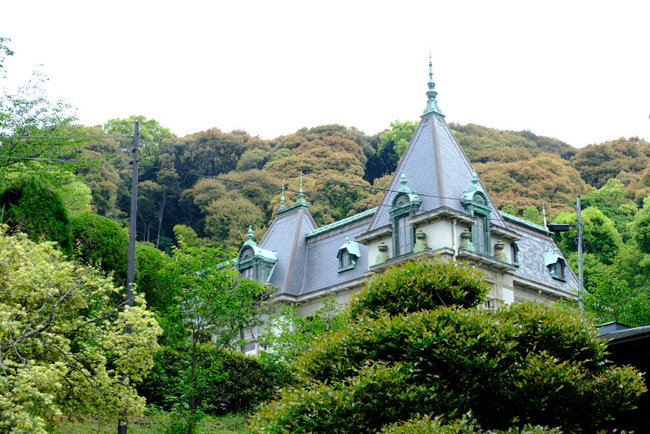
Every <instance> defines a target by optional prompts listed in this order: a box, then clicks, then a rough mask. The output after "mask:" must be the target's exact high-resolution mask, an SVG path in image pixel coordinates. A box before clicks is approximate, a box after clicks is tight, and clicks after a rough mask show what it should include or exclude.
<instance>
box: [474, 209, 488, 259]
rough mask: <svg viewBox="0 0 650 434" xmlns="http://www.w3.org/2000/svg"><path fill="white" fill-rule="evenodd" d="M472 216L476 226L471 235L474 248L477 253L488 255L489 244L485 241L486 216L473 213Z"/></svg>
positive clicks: (486, 233)
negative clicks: (474, 218)
mask: <svg viewBox="0 0 650 434" xmlns="http://www.w3.org/2000/svg"><path fill="white" fill-rule="evenodd" d="M474 216H475V217H476V225H475V229H474V234H473V235H474V237H473V238H474V240H472V242H473V243H474V247H476V251H477V252H481V253H490V252H489V250H488V246H489V244H488V239H487V235H488V231H487V216H485V215H483V214H480V213H475V214H474Z"/></svg>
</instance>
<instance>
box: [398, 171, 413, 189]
mask: <svg viewBox="0 0 650 434" xmlns="http://www.w3.org/2000/svg"><path fill="white" fill-rule="evenodd" d="M399 183H400V184H402V186H401V187H400V188H399V189H398V190H397V191H398V192H400V193H413V190H411V189H410V188H408V187H407V186H406V184H408V180H407V179H406V174H404V172H402V174H401V175H400V176H399Z"/></svg>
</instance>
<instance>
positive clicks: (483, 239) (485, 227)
mask: <svg viewBox="0 0 650 434" xmlns="http://www.w3.org/2000/svg"><path fill="white" fill-rule="evenodd" d="M461 203H462V204H463V207H464V208H465V212H467V214H469V215H471V216H473V217H475V218H476V223H475V224H474V225H473V226H472V244H474V248H475V249H476V251H477V252H479V253H484V254H488V255H489V254H491V252H490V213H491V212H492V208H491V206H490V202H489V201H488V197H487V194H486V193H485V191H483V187H481V184H480V182H479V180H478V176H477V175H476V171H474V172H473V175H472V186H471V187H470V188H468V189H467V190H465V192H464V193H463V197H462V199H461Z"/></svg>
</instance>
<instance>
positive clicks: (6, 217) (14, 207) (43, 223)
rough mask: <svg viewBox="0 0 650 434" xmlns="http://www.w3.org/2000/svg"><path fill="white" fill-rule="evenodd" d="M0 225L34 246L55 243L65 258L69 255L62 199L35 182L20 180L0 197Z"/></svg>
mask: <svg viewBox="0 0 650 434" xmlns="http://www.w3.org/2000/svg"><path fill="white" fill-rule="evenodd" d="M0 209H2V210H3V211H2V222H0V223H6V224H7V225H8V226H9V227H10V228H11V231H12V233H15V232H23V233H26V234H27V235H28V236H29V238H30V239H31V240H32V241H34V242H39V241H54V242H56V243H58V245H59V248H60V249H61V251H63V252H64V253H65V254H67V255H70V254H71V253H72V231H71V229H70V218H69V216H68V210H67V208H66V206H65V204H64V203H63V200H62V199H61V197H60V196H59V195H58V194H57V193H56V192H55V191H53V190H52V189H51V188H50V187H48V186H47V185H45V184H42V183H40V182H39V181H38V180H36V179H34V178H32V179H21V180H18V181H17V182H15V183H13V184H11V185H9V186H8V187H7V188H6V189H5V190H4V191H3V192H2V193H1V194H0Z"/></svg>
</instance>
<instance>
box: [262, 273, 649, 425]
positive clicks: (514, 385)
mask: <svg viewBox="0 0 650 434" xmlns="http://www.w3.org/2000/svg"><path fill="white" fill-rule="evenodd" d="M449 265H450V264H446V265H442V266H441V267H449ZM427 266H430V267H434V265H427ZM400 267H401V270H395V269H392V270H389V271H388V272H387V273H385V274H388V275H389V276H393V278H392V279H386V280H384V278H383V276H379V277H376V278H374V279H372V280H371V282H370V283H369V285H368V286H369V287H372V286H373V285H375V288H376V287H377V285H376V282H377V281H383V282H384V284H383V285H381V286H378V288H379V290H369V289H368V288H366V289H365V290H364V291H362V292H361V293H360V296H359V297H358V299H357V300H356V301H355V302H354V303H353V309H356V314H355V315H354V320H353V321H350V323H349V324H348V325H347V326H346V327H344V328H343V329H341V330H339V331H337V332H335V333H333V334H330V335H325V336H323V337H321V338H320V340H319V342H317V343H315V344H314V345H312V347H311V348H310V350H309V351H307V352H306V353H305V354H304V355H303V357H302V358H300V359H299V360H298V362H297V364H296V368H297V377H298V381H299V384H300V386H292V387H288V388H286V389H284V390H283V391H282V393H281V395H280V396H281V397H280V399H279V400H277V401H273V402H271V403H269V404H268V405H266V406H265V408H263V409H262V410H261V411H260V412H259V413H257V414H256V415H255V416H254V420H253V426H252V428H253V430H256V431H257V432H275V433H280V432H378V431H380V430H382V429H384V428H386V429H388V426H389V425H390V424H395V423H397V424H399V423H400V422H403V421H407V420H409V419H411V418H416V417H417V415H435V416H438V417H439V421H440V423H441V424H447V423H451V424H452V426H453V423H454V420H456V419H457V418H458V417H459V416H460V415H462V414H466V413H468V412H471V414H472V417H474V418H475V419H476V427H478V426H480V427H481V428H482V429H490V430H495V429H496V430H499V429H500V430H508V429H510V428H514V429H515V430H514V431H511V432H544V431H543V429H542V428H539V429H537V428H530V425H540V426H550V427H560V428H561V429H562V430H565V431H567V432H575V431H580V430H585V431H588V432H593V431H594V430H595V429H596V428H597V427H598V426H599V425H600V424H601V423H602V422H603V421H604V420H606V419H609V418H612V417H614V416H615V415H616V414H617V413H619V412H620V411H624V410H626V409H630V408H633V406H634V402H635V400H636V398H637V397H638V396H639V395H640V394H641V393H642V392H643V391H644V390H645V387H644V385H643V379H642V377H641V375H640V374H639V373H638V372H637V371H636V370H635V369H632V368H630V367H623V368H620V367H614V366H612V365H611V364H610V363H608V362H607V360H606V359H605V355H606V351H605V350H606V343H605V342H603V341H602V340H600V339H598V337H597V332H596V330H595V327H594V326H593V324H592V323H591V322H589V321H588V320H586V319H584V318H582V317H580V316H578V315H577V314H576V313H575V312H573V311H569V310H566V309H564V308H561V307H559V306H547V305H541V304H521V305H510V306H508V307H505V308H502V309H499V310H483V309H474V308H462V307H459V306H447V307H440V308H437V309H435V310H430V307H431V305H432V304H433V303H432V302H431V300H432V297H430V296H428V294H426V293H420V292H418V291H413V287H412V286H413V282H416V283H417V285H419V286H418V287H419V288H429V287H435V288H436V293H437V294H436V295H439V296H440V297H441V298H443V299H444V297H446V296H447V294H446V292H447V291H446V290H447V288H449V292H452V293H454V292H457V291H458V290H457V289H456V288H454V287H451V288H450V287H449V286H448V285H446V284H444V283H442V284H439V285H437V286H436V285H429V284H427V283H426V282H425V281H424V280H422V281H419V280H418V279H416V278H413V274H412V273H406V272H404V270H414V269H415V268H414V267H413V265H406V266H400ZM452 267H453V266H452ZM451 271H452V272H455V273H457V274H458V278H453V279H451V282H456V281H461V282H462V281H464V279H466V280H467V282H468V284H467V285H465V284H464V286H472V285H471V284H470V283H471V282H472V279H474V280H475V282H474V283H475V284H476V286H477V287H481V288H482V286H481V285H479V284H478V278H477V276H476V275H475V273H474V272H473V271H470V270H466V269H463V268H452V270H451ZM431 275H432V276H434V278H435V281H444V280H445V279H443V278H441V277H439V276H438V274H437V273H432V274H431ZM382 288H385V290H384V291H383V292H382V291H381V289H382ZM459 292H462V291H459ZM479 292H480V291H479ZM378 293H379V294H382V293H383V294H388V295H389V296H387V297H377V294H378ZM368 294H370V297H371V300H370V301H369V300H368V299H367V297H368ZM379 299H383V300H386V301H385V302H386V305H388V306H389V309H390V311H391V312H395V313H397V314H395V315H393V316H391V315H389V314H387V313H386V310H388V309H384V308H383V307H379V308H378V309H376V310H375V311H374V312H365V311H364V310H363V309H362V308H360V306H371V307H372V308H373V309H374V306H381V305H379V304H376V303H378V301H377V300H379ZM478 299H480V298H478ZM420 300H422V301H423V304H424V309H423V308H422V306H420V305H419V303H420ZM471 300H472V301H471V302H470V303H469V304H470V305H471V304H475V301H473V300H474V299H473V298H472V299H471ZM433 307H434V308H435V306H433ZM400 312H402V313H400ZM421 423H424V422H421ZM436 423H437V422H436ZM396 426H399V425H396ZM425 426H426V425H425ZM471 428H472V429H474V427H473V426H472V427H471ZM529 428H530V431H526V430H527V429H529ZM468 429H469V428H468ZM476 429H477V430H478V429H479V428H476ZM535 430H537V431H535ZM403 432H404V431H403ZM415 432H418V431H415ZM419 432H435V430H434V431H431V430H429V431H419ZM443 432H444V431H443ZM460 432H463V431H460ZM465 432H475V431H465ZM476 432H480V431H476Z"/></svg>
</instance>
